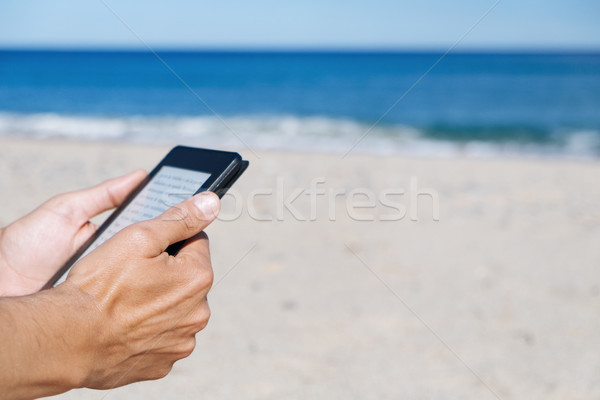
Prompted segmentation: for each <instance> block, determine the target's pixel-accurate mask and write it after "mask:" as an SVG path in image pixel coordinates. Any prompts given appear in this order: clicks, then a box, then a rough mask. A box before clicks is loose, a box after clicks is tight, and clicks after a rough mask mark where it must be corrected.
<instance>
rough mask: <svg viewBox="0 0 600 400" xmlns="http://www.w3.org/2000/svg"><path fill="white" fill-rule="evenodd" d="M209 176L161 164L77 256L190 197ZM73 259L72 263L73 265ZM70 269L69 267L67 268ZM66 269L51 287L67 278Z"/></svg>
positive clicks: (84, 254) (86, 253)
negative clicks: (113, 218)
mask: <svg viewBox="0 0 600 400" xmlns="http://www.w3.org/2000/svg"><path fill="white" fill-rule="evenodd" d="M209 177H210V174H208V173H206V172H200V171H194V170H190V169H183V168H177V167H170V166H166V165H165V166H162V167H161V168H160V170H158V172H157V173H156V174H155V175H154V176H153V177H152V179H150V181H149V182H148V183H147V184H146V186H144V188H143V189H142V190H141V191H140V192H139V193H138V194H137V196H135V198H134V199H133V200H132V201H131V203H129V204H128V205H127V207H125V209H123V211H121V213H120V214H119V215H118V216H117V218H115V220H114V221H113V222H112V223H111V224H110V225H109V226H108V227H107V228H106V229H105V230H104V232H102V233H101V234H100V236H98V237H97V238H96V240H94V242H93V243H92V244H91V245H90V246H88V248H87V249H86V250H85V252H83V254H82V255H81V256H80V257H79V258H78V259H77V261H79V260H81V259H82V258H83V257H85V256H86V255H88V254H89V253H90V252H91V251H93V250H94V249H95V248H96V247H98V246H100V245H101V244H102V243H104V242H105V241H107V240H108V239H110V238H111V237H112V236H113V235H115V234H116V233H117V232H119V231H120V230H121V229H123V228H126V227H128V226H129V225H131V224H134V223H136V222H139V221H145V220H148V219H152V218H154V217H157V216H159V215H160V214H162V213H163V212H165V211H166V210H167V209H168V208H170V207H172V206H174V205H175V204H177V203H180V202H181V201H183V200H185V199H187V198H189V197H191V196H192V195H194V193H196V192H197V191H198V189H200V187H202V184H203V183H204V182H206V180H207V179H208V178H209ZM77 261H76V262H75V263H74V264H76V263H77ZM69 270H70V269H69ZM68 272H69V271H66V272H65V273H64V274H63V276H62V277H61V278H60V279H59V280H58V281H56V283H55V284H54V286H56V285H58V284H59V283H62V282H64V281H65V279H66V278H67V274H68Z"/></svg>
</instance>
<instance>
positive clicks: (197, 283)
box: [189, 265, 214, 292]
mask: <svg viewBox="0 0 600 400" xmlns="http://www.w3.org/2000/svg"><path fill="white" fill-rule="evenodd" d="M190 275H191V276H190V279H189V282H190V285H191V287H192V289H193V290H195V291H199V292H203V291H206V290H209V289H210V288H211V287H212V284H213V281H214V272H213V270H212V268H211V267H210V265H209V266H208V267H206V266H201V267H198V266H193V267H191V268H190Z"/></svg>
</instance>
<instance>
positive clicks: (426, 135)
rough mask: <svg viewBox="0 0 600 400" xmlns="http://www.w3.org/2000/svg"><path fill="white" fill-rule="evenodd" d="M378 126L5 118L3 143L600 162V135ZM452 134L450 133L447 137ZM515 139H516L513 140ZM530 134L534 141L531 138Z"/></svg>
mask: <svg viewBox="0 0 600 400" xmlns="http://www.w3.org/2000/svg"><path fill="white" fill-rule="evenodd" d="M523 129H524V128H523V127H512V128H506V127H501V128H496V129H495V128H494V127H476V128H474V127H451V128H448V127H439V126H437V127H433V128H432V127H429V128H418V127H413V126H407V125H376V126H372V125H369V124H367V123H363V122H359V121H355V120H352V119H346V118H331V117H318V116H312V117H299V116H294V115H239V116H231V117H227V118H226V119H221V118H219V117H213V116H124V117H98V116H77V115H61V114H53V113H39V114H14V113H0V137H19V138H68V139H76V140H103V141H120V142H131V143H146V144H165V145H166V144H169V145H171V144H186V145H191V146H203V147H217V148H240V149H241V148H243V147H246V146H248V147H250V148H253V149H278V150H301V151H302V150H304V151H319V152H329V153H340V154H344V153H346V152H349V151H350V150H352V152H353V153H370V154H384V155H393V154H403V155H418V156H433V157H456V156H466V157H495V156H534V157H540V156H541V157H545V156H548V157H560V158H563V157H565V158H576V159H598V158H600V130H595V129H588V130H577V129H572V130H565V129H563V130H554V131H547V132H546V131H544V132H543V134H540V130H539V129H534V130H532V129H529V128H527V129H529V130H528V131H527V132H529V134H528V133H527V132H526V133H525V134H524V133H523V132H524V130H523ZM449 132H450V133H449ZM511 132H512V133H511ZM532 132H533V133H532Z"/></svg>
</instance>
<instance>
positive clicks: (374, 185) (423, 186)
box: [0, 138, 600, 400]
mask: <svg viewBox="0 0 600 400" xmlns="http://www.w3.org/2000/svg"><path fill="white" fill-rule="evenodd" d="M234 150H237V151H240V152H241V153H243V154H244V156H245V157H246V158H247V159H248V160H249V161H250V163H251V165H250V168H249V169H248V171H247V172H246V173H245V175H244V176H243V177H242V178H241V179H240V181H239V182H238V183H237V184H236V185H235V193H236V194H237V195H238V197H239V198H244V199H247V198H248V196H249V195H250V194H251V192H252V191H254V190H260V191H261V192H260V193H256V192H255V194H258V195H257V196H256V197H255V201H254V203H253V209H252V211H253V212H254V216H255V217H256V216H258V217H260V218H258V219H269V218H271V219H272V220H271V221H258V220H257V218H252V217H251V216H250V215H249V213H248V203H247V202H244V203H243V204H242V205H243V209H242V211H241V212H240V214H241V215H240V217H239V218H229V219H233V220H221V221H217V222H215V223H214V224H213V225H212V226H211V227H210V228H209V230H208V233H209V236H210V238H211V250H212V255H213V263H214V269H215V284H214V288H213V290H212V292H211V295H210V304H211V309H212V313H213V315H212V318H211V321H210V323H209V325H208V327H207V328H206V329H205V330H204V331H202V332H201V333H200V334H199V335H198V337H197V347H196V350H195V351H194V353H193V354H192V356H190V357H189V358H187V359H185V360H182V361H180V362H179V363H177V364H176V365H175V368H174V370H173V371H172V373H171V374H170V375H169V376H168V377H167V378H165V379H162V380H159V381H152V382H142V383H138V384H134V385H131V386H127V387H123V388H119V389H115V390H112V391H109V392H103V391H93V390H76V391H72V392H70V393H67V394H64V395H61V396H57V397H56V398H60V399H110V400H117V399H132V398H139V399H182V398H183V399H188V398H190V399H191V398H193V399H328V400H329V399H378V400H381V399H478V400H483V399H496V398H501V399H504V400H508V399H544V400H549V399H598V398H600V316H599V312H598V310H600V245H599V244H600V185H599V182H600V180H599V178H600V162H598V161H593V162H591V161H590V162H582V161H565V160H550V159H538V160H533V159H460V158H451V159H425V158H409V157H376V156H361V155H353V154H350V155H349V156H348V157H346V158H344V159H341V158H340V156H338V155H326V154H308V153H292V152H290V153H285V152H267V151H258V156H259V157H260V158H257V157H254V156H253V155H252V154H251V153H250V152H248V151H247V150H245V149H241V148H240V149H234ZM167 151H168V147H164V146H162V147H160V146H157V147H152V146H146V145H132V144H128V145H127V144H115V143H95V142H73V141H58V140H53V141H44V140H35V141H34V140H16V139H6V138H4V139H0V160H1V161H0V188H2V210H1V211H0V224H1V225H6V224H8V223H9V222H10V221H12V220H14V219H16V218H18V217H19V216H22V215H24V214H25V213H27V212H28V211H30V210H31V209H33V208H34V207H35V206H37V205H38V204H40V203H41V202H43V201H44V200H46V199H47V198H49V197H50V196H52V195H54V194H58V193H61V192H64V191H68V190H74V189H78V188H82V187H86V186H89V185H92V184H95V183H97V182H99V181H101V180H104V179H107V178H110V177H113V176H116V175H119V174H123V173H126V172H129V171H131V170H133V169H136V168H139V167H143V168H147V169H150V168H152V167H153V166H154V165H155V164H156V163H157V162H158V161H159V160H160V159H161V158H162V157H163V155H164V154H166V152H167ZM411 177H414V178H413V180H412V181H413V182H417V187H418V189H419V190H421V191H423V192H425V191H435V192H436V193H437V194H438V196H439V212H440V213H439V221H434V220H433V218H432V209H431V203H432V201H431V198H430V197H429V196H427V195H421V196H419V197H417V202H418V203H417V204H418V208H419V212H418V218H417V221H413V220H411V218H410V213H411V211H413V210H414V207H415V204H411V201H410V198H411V186H410V185H411ZM318 178H324V183H323V184H320V185H319V186H318V187H319V188H320V189H324V190H325V191H326V194H325V195H320V196H318V197H317V200H316V203H315V204H316V209H315V213H314V215H313V216H312V217H314V218H311V214H310V209H309V202H308V200H309V198H310V196H307V195H305V194H302V195H300V197H299V198H298V200H297V201H296V202H294V203H293V205H294V206H296V208H297V213H301V214H302V216H303V217H305V218H304V219H305V220H303V221H301V220H297V219H296V218H294V216H293V215H292V214H291V213H290V212H289V211H288V210H287V209H285V207H284V208H283V209H281V202H280V201H279V200H278V199H280V198H281V197H283V198H284V199H285V198H287V197H288V196H289V195H290V194H291V193H292V192H293V190H294V188H305V189H309V188H310V185H311V182H312V181H314V180H315V179H318ZM415 179H416V180H415ZM281 187H283V195H280V194H278V193H281V190H280V189H281ZM356 188H364V189H365V190H366V189H368V190H371V191H372V193H374V194H375V196H376V197H377V196H379V195H380V194H381V193H382V191H383V190H388V193H389V191H390V190H396V191H398V190H404V191H405V192H406V194H405V195H403V196H400V195H395V197H394V196H391V197H389V198H388V199H393V200H394V201H396V202H399V203H401V204H402V205H403V206H404V207H406V209H407V210H406V211H407V215H406V216H405V217H404V218H403V219H400V220H396V221H385V220H383V219H386V218H390V216H391V217H393V216H398V215H399V214H398V213H399V211H398V210H396V211H397V213H396V214H394V212H395V210H394V209H392V208H390V207H387V208H386V207H385V206H383V205H382V204H380V203H378V202H377V201H376V203H377V206H376V207H374V208H364V209H361V210H358V209H355V210H354V211H353V212H356V215H355V217H356V216H358V217H360V218H366V217H368V216H369V214H372V216H373V218H372V219H373V220H371V221H358V220H355V219H352V218H350V217H349V216H348V215H347V212H346V209H345V202H346V199H347V198H348V196H349V193H350V191H351V190H352V189H356ZM270 190H271V191H272V193H273V194H272V195H268V194H265V193H268V192H269V191H270ZM343 190H345V192H346V194H345V195H338V196H337V197H336V198H335V201H332V202H331V203H330V196H329V193H330V191H334V192H335V191H338V192H341V191H343ZM261 193H262V194H261ZM359 197H360V196H359ZM356 200H363V201H364V200H365V198H364V197H360V198H357V199H356ZM354 204H355V205H356V203H354ZM332 205H335V212H333V211H332V207H331V206H332ZM234 206H235V205H234V204H233V201H232V198H231V197H229V198H228V199H226V200H225V203H224V210H223V212H224V215H225V216H234V215H235V214H236V210H235V207H234ZM400 208H401V207H400ZM332 213H333V214H332ZM332 216H333V218H331V217H332ZM279 217H282V218H279ZM306 219H308V220H306ZM310 219H313V220H310ZM332 219H334V220H333V221H332ZM65 311H68V310H65ZM73 329H77V327H73Z"/></svg>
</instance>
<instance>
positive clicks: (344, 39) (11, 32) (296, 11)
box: [0, 0, 600, 50]
mask: <svg viewBox="0 0 600 400" xmlns="http://www.w3.org/2000/svg"><path fill="white" fill-rule="evenodd" d="M494 5H496V6H495V7H493V6H494ZM492 7H493V9H492V10H491V11H490V12H489V14H487V15H486V16H485V17H483V16H484V14H486V12H487V11H489V10H490V9H491V8H492ZM482 17H483V18H482ZM598 20H600V1H599V0H562V1H557V0H544V1H542V0H499V1H498V0H463V1H450V0H412V1H402V0H395V1H394V0H370V1H363V0H346V1H333V0H303V1H294V2H290V1H288V2H284V1H281V0H279V1H277V0H251V1H250V0H222V1H219V2H215V1H201V0H200V1H199V0H196V1H193V0H171V1H164V0H163V1H156V0H145V1H141V0H138V1H132V0H119V1H117V0H53V1H48V0H2V1H1V2H0V47H3V48H15V47H16V48H19V47H25V48H128V49H138V48H139V49H142V48H143V44H142V43H141V40H143V41H144V42H146V43H147V44H148V45H149V46H151V47H153V48H161V49H162V48H223V49H227V48H236V49H252V48H261V49H271V48H273V49H298V48H301V49H379V48H381V49H440V48H442V49H443V48H447V47H449V46H451V45H453V44H454V43H455V42H457V41H459V44H458V46H457V49H461V48H462V49H575V50H578V49H583V50H585V49H593V50H600V23H598ZM125 24H126V25H128V26H129V27H130V28H131V30H129V29H128V28H127V27H126V26H125ZM132 31H133V32H132ZM465 34H466V36H465ZM136 36H137V37H136ZM461 38H462V40H461ZM140 39H141V40H140Z"/></svg>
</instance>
